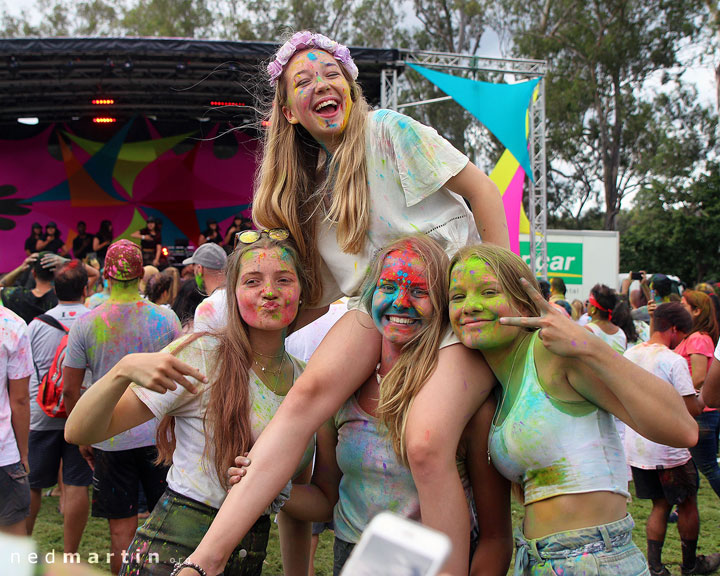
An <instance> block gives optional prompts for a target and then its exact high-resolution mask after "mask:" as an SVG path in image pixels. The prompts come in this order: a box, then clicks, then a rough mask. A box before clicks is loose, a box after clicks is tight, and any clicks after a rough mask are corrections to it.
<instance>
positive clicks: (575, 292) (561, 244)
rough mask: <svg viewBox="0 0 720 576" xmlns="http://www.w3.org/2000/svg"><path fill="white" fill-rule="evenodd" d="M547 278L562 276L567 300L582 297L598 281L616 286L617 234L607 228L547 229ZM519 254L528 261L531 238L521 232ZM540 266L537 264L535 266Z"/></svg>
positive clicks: (585, 297) (580, 298) (618, 263)
mask: <svg viewBox="0 0 720 576" xmlns="http://www.w3.org/2000/svg"><path fill="white" fill-rule="evenodd" d="M547 252H548V269H547V274H548V279H549V278H551V277H553V276H560V277H561V278H562V279H563V280H565V286H566V287H567V293H566V296H567V300H568V302H572V301H573V300H575V299H576V298H577V299H578V300H582V301H585V300H586V299H587V297H588V295H589V294H590V289H591V288H592V287H593V286H594V285H595V284H597V283H601V284H605V285H606V286H610V288H614V289H615V290H617V289H618V288H619V284H618V272H619V266H620V235H619V233H618V232H616V231H607V230H548V231H547ZM520 256H521V257H522V258H523V260H525V262H527V264H528V265H530V242H529V237H528V235H527V234H521V235H520ZM539 269H540V267H539V266H537V267H536V270H539Z"/></svg>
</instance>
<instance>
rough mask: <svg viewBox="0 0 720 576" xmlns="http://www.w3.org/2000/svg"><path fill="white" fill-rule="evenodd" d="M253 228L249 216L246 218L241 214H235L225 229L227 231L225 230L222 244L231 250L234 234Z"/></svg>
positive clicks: (233, 243)
mask: <svg viewBox="0 0 720 576" xmlns="http://www.w3.org/2000/svg"><path fill="white" fill-rule="evenodd" d="M253 228H255V226H253V221H252V220H251V219H250V218H246V217H245V216H243V215H242V214H236V215H235V218H233V221H232V224H231V225H230V227H229V228H228V229H227V232H225V238H224V244H225V249H226V251H227V250H232V248H233V246H234V245H235V235H236V234H237V233H238V232H242V231H243V230H252V229H253Z"/></svg>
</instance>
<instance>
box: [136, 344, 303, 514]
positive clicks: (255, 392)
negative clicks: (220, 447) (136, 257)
mask: <svg viewBox="0 0 720 576" xmlns="http://www.w3.org/2000/svg"><path fill="white" fill-rule="evenodd" d="M189 337H190V335H188V336H187V337H185V338H181V339H180V340H177V341H176V342H173V343H172V344H170V346H168V347H167V348H165V350H164V351H165V352H172V351H173V350H175V349H176V348H177V347H178V346H179V345H181V344H182V343H184V342H185V341H186V340H187V338H189ZM217 346H218V340H217V339H216V338H214V337H212V336H209V335H203V336H200V337H199V338H197V339H196V340H194V341H192V342H190V344H188V345H187V346H186V347H185V348H183V349H182V350H181V351H180V352H178V354H177V357H178V358H179V359H180V360H182V361H183V362H186V363H188V364H190V365H191V366H193V367H194V368H197V369H198V370H199V371H200V372H201V373H202V374H205V375H206V376H207V377H208V380H209V381H210V382H211V383H212V382H214V381H215V378H214V376H213V372H214V369H215V368H216V366H217V360H216V350H217ZM289 359H290V360H291V361H292V364H293V371H294V379H297V378H298V376H300V374H301V373H302V371H303V369H304V367H305V364H304V363H303V362H300V361H299V360H297V359H296V358H293V357H292V356H289ZM249 376H250V379H249V385H250V426H251V429H252V440H253V442H254V441H255V440H257V438H258V436H260V433H261V432H262V431H263V430H264V429H265V427H266V426H267V425H268V423H269V422H270V419H271V418H272V417H273V416H274V415H275V412H277V409H278V408H279V407H280V403H281V402H282V400H283V398H284V396H279V395H277V394H275V393H274V392H273V391H272V390H270V389H268V388H267V387H266V386H265V385H264V384H263V383H262V381H261V380H260V379H259V378H258V377H257V375H256V374H255V372H253V371H252V370H250V372H249ZM189 379H190V381H191V382H192V383H193V384H194V385H195V386H196V387H197V390H198V392H197V393H196V394H192V393H190V392H188V391H187V390H186V389H185V388H183V387H182V386H178V387H177V388H176V389H175V390H168V391H167V392H166V393H164V394H159V393H157V392H153V391H151V390H147V389H146V388H143V387H141V386H138V385H136V384H131V385H130V389H131V390H132V391H133V392H135V394H136V395H137V397H138V398H139V399H140V400H141V401H142V402H143V404H145V405H146V406H147V407H148V408H149V409H150V411H151V412H152V413H153V414H154V415H155V417H156V418H157V419H161V418H162V417H163V416H166V415H168V416H175V438H176V440H177V441H176V448H175V451H174V452H173V459H172V460H173V463H172V466H171V467H170V470H169V471H168V475H167V483H168V487H169V488H170V489H171V490H174V491H175V492H178V493H179V494H182V495H183V496H187V497H188V498H192V499H193V500H195V501H197V502H202V503H204V504H207V505H208V506H212V507H213V508H220V506H221V505H222V503H223V501H224V500H225V496H227V492H226V491H225V490H224V489H223V487H222V485H221V484H220V481H219V480H218V477H217V474H216V473H215V465H214V463H213V458H214V456H213V451H212V450H210V452H209V454H208V457H207V458H206V457H205V456H204V451H205V438H206V435H205V429H204V427H203V417H204V415H205V411H206V409H207V404H208V401H209V398H210V395H209V394H206V393H203V392H204V391H207V390H208V385H207V384H204V383H202V382H200V381H198V380H196V379H194V378H189ZM211 385H212V384H211ZM314 448H315V442H314V439H313V441H311V442H310V444H309V445H308V446H307V448H306V449H305V454H304V455H303V458H302V461H301V462H300V466H299V467H298V471H301V470H303V469H304V468H305V467H306V466H307V465H308V464H309V463H310V462H311V461H312V455H313V451H314Z"/></svg>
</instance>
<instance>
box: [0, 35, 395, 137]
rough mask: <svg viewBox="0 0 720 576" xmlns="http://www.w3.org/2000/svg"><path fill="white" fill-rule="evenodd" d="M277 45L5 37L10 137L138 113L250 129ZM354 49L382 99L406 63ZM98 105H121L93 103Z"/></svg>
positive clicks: (0, 110) (5, 111) (0, 99)
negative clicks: (26, 124)
mask: <svg viewBox="0 0 720 576" xmlns="http://www.w3.org/2000/svg"><path fill="white" fill-rule="evenodd" d="M276 48H277V45H276V44H274V43H270V42H229V41H221V40H196V39H186V38H17V39H0V126H3V131H4V132H5V133H6V135H7V136H10V137H11V136H12V134H13V133H14V132H15V130H13V129H12V128H11V127H12V126H18V124H17V119H18V118H24V117H36V118H38V119H39V122H40V124H42V125H46V124H48V123H51V122H59V123H67V124H68V125H69V126H77V127H80V126H82V125H85V126H87V125H88V123H89V122H91V119H92V118H93V117H95V116H103V115H107V116H112V117H115V118H117V124H118V125H120V124H122V123H123V122H124V121H125V120H127V119H129V118H130V117H132V116H135V115H143V116H146V117H149V118H151V119H154V120H157V122H158V123H160V124H163V125H168V124H178V125H182V126H183V128H186V127H188V125H192V124H195V125H197V123H198V122H201V120H198V119H200V118H205V119H207V120H209V121H212V122H218V121H227V122H231V123H232V124H234V125H242V124H249V123H251V122H255V121H256V116H255V113H254V109H253V108H254V106H255V104H256V103H257V99H258V97H260V96H261V95H262V91H263V90H264V89H265V88H264V86H263V85H262V82H263V80H262V77H261V75H260V74H259V73H258V70H259V65H260V64H261V63H262V62H266V61H267V60H269V58H270V56H271V55H272V54H273V52H274V51H275V50H276ZM350 50H351V53H352V55H353V58H354V59H355V62H356V64H357V66H358V69H359V71H360V76H359V82H360V84H361V86H362V88H363V90H364V92H365V95H366V97H367V98H368V100H369V101H370V102H371V103H378V102H379V100H380V72H381V70H382V69H383V68H395V67H402V63H400V62H398V58H399V51H398V50H396V49H375V48H362V47H351V48H350ZM94 99H101V100H102V99H105V100H108V99H112V100H114V104H112V105H110V106H108V105H94V104H92V100H94ZM213 103H215V104H213ZM224 103H231V104H234V105H230V106H228V105H226V104H224ZM207 120H205V121H207ZM178 127H179V126H178ZM7 136H6V137H7Z"/></svg>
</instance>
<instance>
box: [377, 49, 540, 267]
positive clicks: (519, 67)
mask: <svg viewBox="0 0 720 576" xmlns="http://www.w3.org/2000/svg"><path fill="white" fill-rule="evenodd" d="M399 52H400V61H399V62H394V63H393V67H392V68H390V67H388V68H385V69H383V70H382V71H381V76H380V78H381V86H380V90H381V92H380V105H381V106H382V107H383V108H389V109H392V110H400V109H403V108H410V107H412V106H421V105H425V104H431V103H433V102H442V101H445V100H452V98H451V97H450V96H444V97H441V98H433V99H430V100H422V101H418V102H406V103H401V102H398V69H399V68H402V67H403V66H404V65H405V64H417V65H419V66H424V67H426V68H435V69H439V70H442V71H445V72H453V71H457V72H461V73H464V74H466V75H469V76H470V77H476V76H477V73H479V72H491V73H503V74H514V75H515V76H520V77H527V78H528V79H529V78H538V77H539V78H540V81H539V83H538V95H537V98H536V99H534V100H533V102H531V104H530V114H529V120H530V122H529V125H530V134H529V144H530V162H531V167H532V171H533V175H534V177H535V180H534V181H533V180H530V179H528V182H529V202H528V215H527V216H528V220H529V221H530V268H531V269H532V271H533V273H534V274H538V275H539V276H540V277H541V278H545V279H547V265H548V258H547V167H546V151H545V73H546V72H547V62H546V61H544V60H526V59H520V58H486V57H481V56H473V55H470V54H453V53H448V52H427V51H421V50H402V49H401V50H400V51H399Z"/></svg>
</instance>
